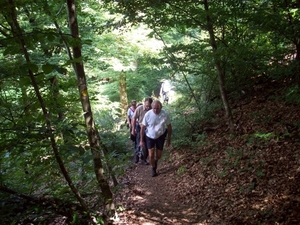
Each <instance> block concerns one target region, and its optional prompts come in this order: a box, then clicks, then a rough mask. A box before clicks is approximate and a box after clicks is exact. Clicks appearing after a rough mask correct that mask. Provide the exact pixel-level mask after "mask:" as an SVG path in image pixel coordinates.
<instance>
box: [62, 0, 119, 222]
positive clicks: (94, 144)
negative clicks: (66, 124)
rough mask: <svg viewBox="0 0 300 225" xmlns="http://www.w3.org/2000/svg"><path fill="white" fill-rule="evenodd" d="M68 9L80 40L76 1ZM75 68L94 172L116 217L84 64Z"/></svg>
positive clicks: (77, 48) (73, 32)
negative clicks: (103, 163)
mask: <svg viewBox="0 0 300 225" xmlns="http://www.w3.org/2000/svg"><path fill="white" fill-rule="evenodd" d="M67 6H68V7H67V8H68V16H69V18H68V19H69V27H70V32H71V35H72V37H73V38H79V31H78V23H77V16H76V12H75V1H74V0H67ZM81 57H82V55H81V48H80V46H74V47H73V58H74V59H80V58H81ZM73 65H74V68H75V74H76V76H77V83H78V89H79V95H80V100H81V104H82V109H83V112H84V119H85V124H86V129H87V135H88V140H89V144H90V148H91V152H92V154H93V157H94V171H95V174H96V178H97V181H98V183H99V186H100V188H101V191H102V194H103V198H104V205H105V210H106V212H105V213H106V215H107V216H108V217H111V216H114V214H115V207H114V203H113V195H112V192H111V190H110V187H109V184H108V182H107V179H106V177H105V176H104V169H103V166H102V160H101V149H100V136H99V133H98V130H97V129H96V128H95V122H94V119H93V113H92V110H91V105H90V100H89V95H88V89H87V83H86V76H85V72H84V67H83V62H76V63H74V64H73Z"/></svg>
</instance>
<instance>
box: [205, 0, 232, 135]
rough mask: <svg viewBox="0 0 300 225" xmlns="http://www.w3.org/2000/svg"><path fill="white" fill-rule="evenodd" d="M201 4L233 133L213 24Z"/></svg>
mask: <svg viewBox="0 0 300 225" xmlns="http://www.w3.org/2000/svg"><path fill="white" fill-rule="evenodd" d="M203 3H204V8H205V11H206V13H207V16H206V25H207V30H208V33H209V38H210V45H211V47H212V50H213V53H214V61H215V62H214V63H215V66H216V69H217V74H218V81H219V89H220V92H221V98H222V101H223V106H224V109H225V114H226V118H227V120H228V123H229V129H230V132H231V133H233V132H234V123H233V118H232V113H231V108H230V106H229V102H228V97H227V93H226V89H225V73H224V71H223V70H222V66H221V62H220V59H219V57H218V56H217V54H216V51H217V49H218V46H217V42H216V39H215V33H214V29H213V23H212V21H211V18H210V16H209V5H208V2H207V0H204V1H203Z"/></svg>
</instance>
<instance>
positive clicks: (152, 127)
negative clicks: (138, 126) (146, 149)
mask: <svg viewBox="0 0 300 225" xmlns="http://www.w3.org/2000/svg"><path fill="white" fill-rule="evenodd" d="M142 124H143V125H144V126H146V128H147V129H146V131H145V133H146V135H147V137H149V138H152V139H157V138H159V137H160V136H161V135H163V133H164V132H165V130H166V127H167V126H168V125H169V124H171V120H170V116H169V114H168V113H166V112H165V111H164V110H161V111H160V113H159V114H158V115H157V114H155V113H154V112H153V110H149V111H148V112H147V113H146V114H145V116H144V119H143V122H142Z"/></svg>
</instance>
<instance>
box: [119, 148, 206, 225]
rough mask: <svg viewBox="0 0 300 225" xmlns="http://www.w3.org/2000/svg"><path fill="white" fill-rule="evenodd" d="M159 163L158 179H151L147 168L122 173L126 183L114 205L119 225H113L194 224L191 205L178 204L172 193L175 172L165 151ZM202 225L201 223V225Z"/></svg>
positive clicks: (138, 167) (195, 219) (135, 167)
mask: <svg viewBox="0 0 300 225" xmlns="http://www.w3.org/2000/svg"><path fill="white" fill-rule="evenodd" d="M164 151H165V152H164V156H163V158H162V159H161V160H160V161H159V165H158V170H157V172H158V176H157V177H151V175H150V173H151V166H150V165H147V166H146V165H142V164H140V163H137V164H134V165H133V166H132V167H131V168H130V169H129V170H128V172H127V173H126V179H125V180H124V183H125V184H124V185H123V187H122V190H121V192H120V193H119V194H118V197H117V201H118V202H119V203H120V202H121V204H122V205H123V207H124V211H123V212H118V215H119V217H120V221H119V222H116V223H114V224H137V225H158V224H166V225H167V224H170V225H171V224H172V225H182V224H194V225H197V224H199V225H200V223H197V222H196V221H197V214H196V212H195V210H194V209H193V207H192V205H187V204H184V203H182V202H179V201H178V200H177V198H176V196H175V195H176V194H175V192H174V187H176V186H177V185H180V183H175V179H173V177H174V176H176V173H177V170H178V168H177V167H176V166H175V165H173V164H172V163H171V162H169V161H168V160H167V158H166V154H169V153H166V152H167V150H164ZM201 224H203V223H201Z"/></svg>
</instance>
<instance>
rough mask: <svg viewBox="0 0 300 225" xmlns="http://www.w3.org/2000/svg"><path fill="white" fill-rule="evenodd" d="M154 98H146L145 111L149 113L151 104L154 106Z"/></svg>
mask: <svg viewBox="0 0 300 225" xmlns="http://www.w3.org/2000/svg"><path fill="white" fill-rule="evenodd" d="M152 101H153V100H152V98H146V99H145V102H144V106H145V109H146V110H147V111H148V110H149V109H151V104H152Z"/></svg>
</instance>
